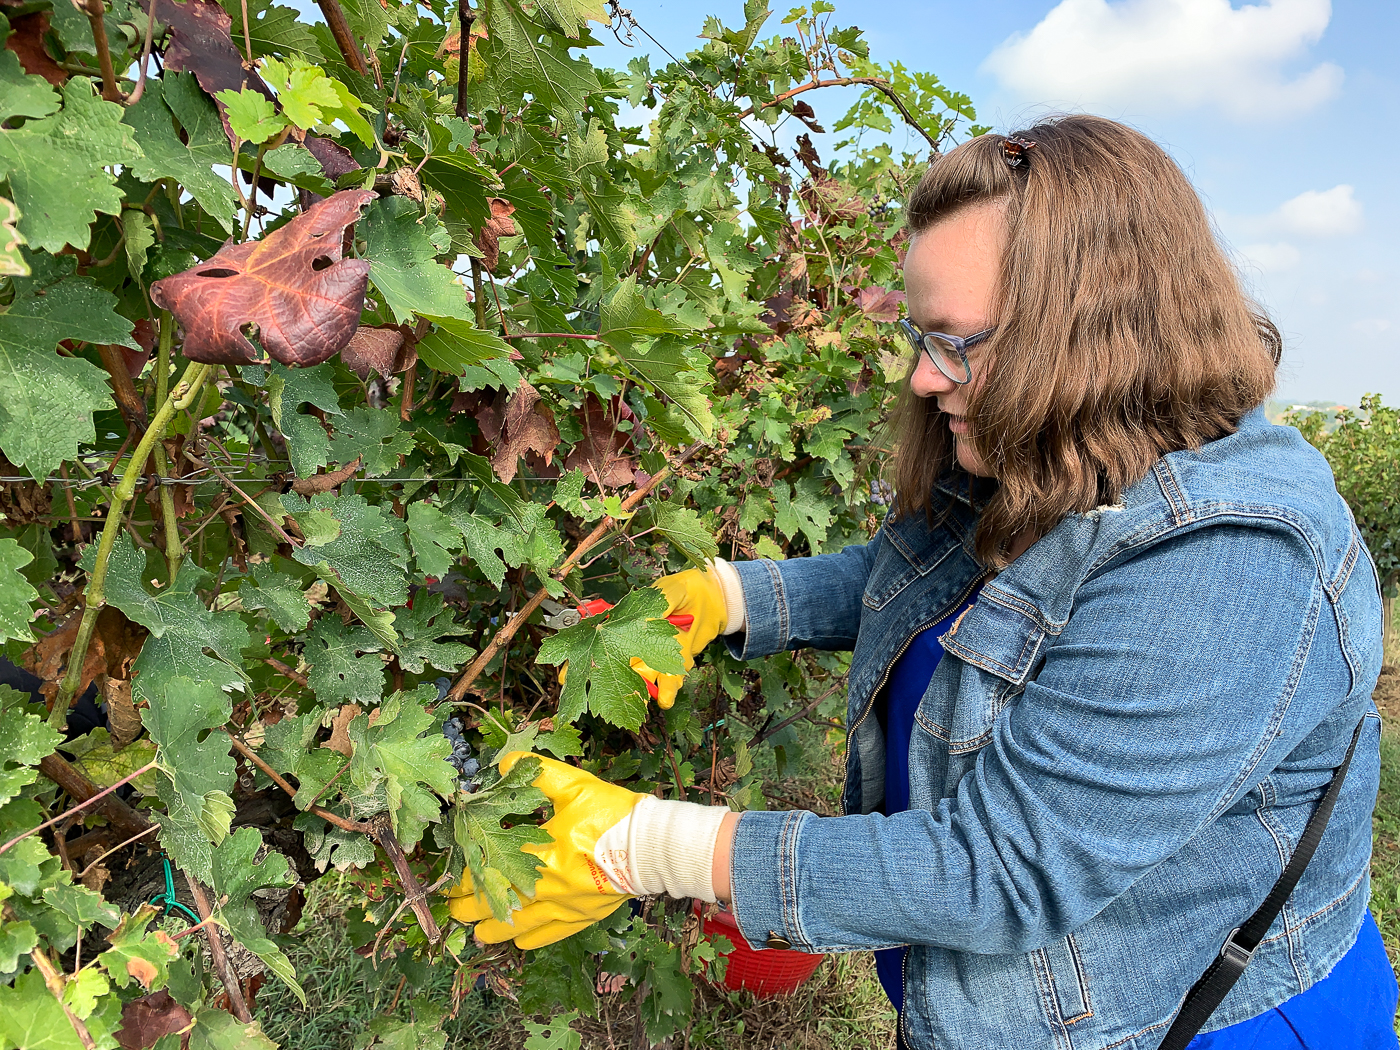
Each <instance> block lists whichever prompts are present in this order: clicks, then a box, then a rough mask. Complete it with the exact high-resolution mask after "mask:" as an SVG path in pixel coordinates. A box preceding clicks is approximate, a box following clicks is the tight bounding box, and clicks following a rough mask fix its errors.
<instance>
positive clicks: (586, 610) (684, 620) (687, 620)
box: [578, 598, 695, 700]
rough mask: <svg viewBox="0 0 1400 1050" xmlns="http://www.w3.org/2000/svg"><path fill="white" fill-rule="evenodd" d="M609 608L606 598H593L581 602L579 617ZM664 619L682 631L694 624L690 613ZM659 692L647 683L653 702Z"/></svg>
mask: <svg viewBox="0 0 1400 1050" xmlns="http://www.w3.org/2000/svg"><path fill="white" fill-rule="evenodd" d="M611 608H612V602H610V601H608V600H607V599H606V598H594V599H593V600H592V601H588V602H581V603H580V604H579V607H578V611H579V615H580V616H583V617H584V618H587V617H589V616H597V615H598V614H599V613H605V612H607V611H608V610H609V609H611ZM666 619H667V621H669V623H670V624H671V626H672V627H675V628H677V629H679V630H682V631H688V630H690V625H691V624H692V623H694V622H695V617H694V616H691V615H690V613H675V614H674V615H671V616H668V617H666ZM642 681H644V682H645V681H646V679H645V678H644V679H642ZM660 692H661V691H660V690H659V689H657V687H656V683H655V682H647V693H648V694H650V696H651V698H652V699H653V700H655V699H656V698H657V697H658V696H659V695H660Z"/></svg>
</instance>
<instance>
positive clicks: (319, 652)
mask: <svg viewBox="0 0 1400 1050" xmlns="http://www.w3.org/2000/svg"><path fill="white" fill-rule="evenodd" d="M383 648H384V646H383V643H382V642H380V640H379V639H378V638H376V637H375V636H374V635H373V634H371V633H370V632H369V631H367V630H365V629H364V628H361V627H346V626H345V625H344V624H343V623H341V622H340V620H339V619H337V618H336V617H333V616H332V617H324V616H323V617H322V618H321V619H319V620H317V621H316V626H315V627H313V628H312V629H311V637H310V638H308V639H307V641H306V662H307V663H308V664H310V665H311V673H310V674H308V675H307V676H306V678H307V681H308V682H309V683H310V685H311V690H312V692H314V693H315V694H316V699H318V700H320V701H321V703H323V704H325V705H326V706H328V707H329V706H331V705H333V704H335V703H337V702H343V701H357V702H360V703H368V704H375V703H378V702H379V698H380V697H381V696H383V695H384V663H383V661H382V660H380V659H379V657H378V656H375V655H374V654H375V653H377V652H379V651H380V650H381V649H383ZM362 653H367V654H369V655H365V656H362V655H360V654H362Z"/></svg>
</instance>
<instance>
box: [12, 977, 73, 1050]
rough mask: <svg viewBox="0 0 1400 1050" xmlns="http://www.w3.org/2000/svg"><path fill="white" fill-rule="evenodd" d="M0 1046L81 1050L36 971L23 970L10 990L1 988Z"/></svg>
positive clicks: (61, 1009)
mask: <svg viewBox="0 0 1400 1050" xmlns="http://www.w3.org/2000/svg"><path fill="white" fill-rule="evenodd" d="M0 1046H17V1047H22V1048H24V1050H29V1048H30V1047H36V1048H42V1050H83V1044H82V1042H80V1041H79V1039H78V1033H77V1032H75V1031H74V1030H73V1026H72V1025H71V1024H69V1023H68V1018H67V1017H65V1016H64V1013H63V1007H62V1006H61V1005H60V1004H59V1001H58V1000H57V999H55V998H54V997H53V994H52V993H51V992H50V991H49V990H48V988H47V987H46V986H45V985H44V975H43V974H41V973H40V972H39V971H38V970H26V971H25V972H24V973H22V974H20V975H19V977H17V978H15V983H14V984H13V985H12V986H10V987H6V986H4V985H0Z"/></svg>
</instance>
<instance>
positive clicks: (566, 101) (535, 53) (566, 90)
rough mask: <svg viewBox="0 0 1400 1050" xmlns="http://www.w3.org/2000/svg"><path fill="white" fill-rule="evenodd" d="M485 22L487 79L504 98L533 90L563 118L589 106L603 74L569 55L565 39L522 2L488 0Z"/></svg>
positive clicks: (571, 116)
mask: <svg viewBox="0 0 1400 1050" xmlns="http://www.w3.org/2000/svg"><path fill="white" fill-rule="evenodd" d="M486 24H487V33H488V35H487V38H486V39H485V40H483V41H481V44H480V51H481V53H482V57H483V59H484V60H485V63H486V71H487V83H488V85H489V86H491V87H492V88H494V89H495V91H496V93H497V95H498V96H499V97H500V98H501V99H502V100H504V99H507V98H512V97H513V98H517V99H518V98H519V97H520V96H521V95H522V94H529V95H533V96H534V97H535V98H536V99H537V100H538V101H539V102H540V103H542V104H543V105H545V106H547V107H548V108H549V109H550V110H551V111H552V112H553V113H554V114H555V115H556V116H557V117H559V118H560V119H562V120H573V119H574V117H575V115H576V114H578V113H582V112H584V110H586V109H587V103H586V101H585V99H586V96H587V95H588V94H589V93H590V92H593V91H597V90H598V88H599V85H598V78H597V76H596V75H595V74H594V73H593V71H592V69H591V68H590V67H589V66H588V65H587V64H586V63H581V62H578V61H576V60H575V59H573V58H572V57H571V56H570V55H569V50H568V47H567V45H566V44H565V43H564V41H563V39H561V38H559V37H556V36H555V35H553V34H552V33H550V32H548V31H545V30H543V29H542V28H541V27H540V26H539V25H538V24H537V23H536V22H535V21H534V20H533V19H531V18H530V17H529V15H527V14H526V13H525V12H524V11H523V10H522V9H521V8H520V7H519V5H517V4H509V3H506V4H489V5H488V6H487V8H486Z"/></svg>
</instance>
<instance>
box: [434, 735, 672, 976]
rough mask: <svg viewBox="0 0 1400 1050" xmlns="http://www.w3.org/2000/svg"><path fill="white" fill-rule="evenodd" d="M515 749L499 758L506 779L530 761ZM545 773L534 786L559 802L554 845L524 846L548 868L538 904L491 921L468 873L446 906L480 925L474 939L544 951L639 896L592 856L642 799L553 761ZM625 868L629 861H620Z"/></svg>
mask: <svg viewBox="0 0 1400 1050" xmlns="http://www.w3.org/2000/svg"><path fill="white" fill-rule="evenodd" d="M527 754H528V752H525V751H512V752H511V753H510V754H508V755H506V756H505V758H503V759H502V760H501V772H502V773H508V772H510V769H511V767H512V766H514V765H515V763H517V762H519V761H520V760H521V759H522V758H525V757H526V756H527ZM535 757H538V758H539V760H540V764H541V766H542V767H543V768H542V769H541V771H540V775H539V776H538V777H536V778H535V787H537V788H539V789H540V790H541V791H543V792H544V793H545V794H546V795H548V796H549V799H550V801H551V802H553V803H554V816H553V817H551V818H550V819H549V820H548V821H546V822H545V825H544V830H545V831H547V832H549V833H550V835H552V836H554V841H553V842H551V843H548V844H542V845H536V844H533V843H532V844H530V845H526V846H523V847H521V848H522V849H523V850H524V851H525V852H527V853H533V854H534V855H535V856H537V857H539V858H540V860H541V861H542V862H543V864H544V867H543V868H542V870H541V871H540V878H539V881H538V882H537V883H535V894H534V897H533V899H531V900H529V901H527V902H526V904H525V906H524V907H523V908H521V909H520V910H519V911H517V912H515V913H514V914H513V915H512V916H511V922H510V923H504V922H500V921H499V920H497V919H495V918H492V916H491V906H490V905H489V904H488V903H486V898H485V897H483V896H481V895H480V894H478V893H475V892H473V891H472V882H471V876H470V874H468V875H467V877H466V878H465V879H464V880H463V882H462V884H461V885H459V886H457V887H456V888H455V889H453V890H452V891H450V893H449V897H450V898H451V899H450V900H449V902H448V907H449V909H450V910H451V912H452V917H453V918H454V919H457V920H458V921H459V922H474V923H476V924H477V926H476V936H477V938H478V939H480V940H482V941H485V942H486V943H487V944H499V943H500V942H501V941H504V940H509V939H512V938H513V939H514V940H515V944H516V947H518V948H541V947H543V946H544V945H546V944H553V943H554V942H555V941H560V940H563V939H564V938H565V937H568V936H570V935H571V934H574V933H577V932H578V931H579V930H581V929H583V928H584V927H586V926H591V925H592V924H593V923H595V922H597V921H598V920H599V919H604V918H607V916H609V915H611V914H612V912H613V911H614V910H615V909H616V908H617V906H618V905H619V904H621V903H622V902H623V901H625V900H628V899H629V898H631V897H633V896H635V894H631V893H624V892H621V891H619V890H618V888H617V887H615V886H614V885H613V883H612V882H611V881H609V879H608V875H607V873H606V872H605V871H604V870H603V868H601V867H600V866H599V865H598V863H597V862H596V861H595V858H594V848H595V847H596V846H597V844H598V839H599V838H600V837H601V836H602V835H603V833H604V832H606V831H607V830H608V829H609V828H611V827H612V826H613V825H615V824H617V823H618V822H619V821H621V820H623V819H624V818H626V817H627V816H628V815H629V814H630V813H631V811H632V808H633V807H634V806H636V804H637V803H638V802H640V801H641V800H642V799H643V798H647V797H650V796H646V795H639V794H637V793H636V792H635V791H628V790H627V789H626V788H621V787H618V786H616V785H615V784H609V783H607V782H606V781H603V780H599V779H598V778H597V777H595V776H594V775H593V774H592V773H586V772H584V771H583V770H582V769H575V768H574V767H573V766H570V765H566V764H565V763H563V762H556V761H555V760H554V759H552V758H544V757H543V756H535ZM622 864H623V868H624V869H625V867H626V859H625V857H624V858H623V861H622Z"/></svg>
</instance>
